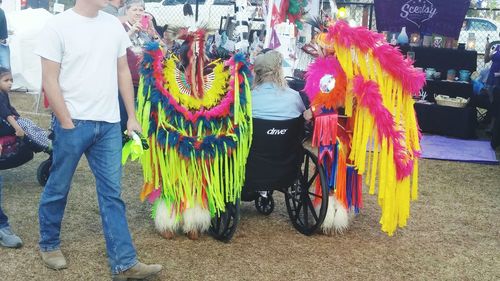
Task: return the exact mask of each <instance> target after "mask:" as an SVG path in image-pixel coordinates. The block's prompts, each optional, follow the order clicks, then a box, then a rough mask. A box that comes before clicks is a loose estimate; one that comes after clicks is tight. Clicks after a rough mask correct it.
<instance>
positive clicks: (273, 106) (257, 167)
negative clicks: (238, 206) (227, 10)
mask: <svg viewBox="0 0 500 281" xmlns="http://www.w3.org/2000/svg"><path fill="white" fill-rule="evenodd" d="M282 63H283V56H282V55H281V53H279V52H277V51H274V50H271V51H268V52H265V53H262V54H260V55H258V56H257V57H256V58H255V63H254V73H255V77H254V85H253V89H252V118H253V120H254V121H253V122H254V138H253V142H254V143H253V145H252V149H251V150H250V155H249V158H248V161H247V177H246V179H247V180H246V184H245V186H246V187H250V186H251V188H245V190H244V191H243V194H242V199H243V200H244V201H248V200H255V199H257V196H258V195H260V197H263V198H268V196H269V191H268V190H272V189H273V188H276V187H275V186H258V187H257V186H255V185H263V184H266V185H279V182H280V180H279V179H283V178H290V177H294V175H290V171H293V169H289V168H290V166H292V167H293V166H297V165H298V163H294V162H297V161H299V159H298V157H296V156H295V155H286V154H288V153H289V151H292V150H299V149H300V147H295V146H301V141H300V140H301V139H302V135H303V131H304V128H303V124H304V119H306V120H310V119H311V118H312V112H311V111H310V110H309V109H307V110H306V107H305V105H304V102H303V100H302V98H301V96H300V94H299V92H297V91H295V90H293V89H291V88H289V87H288V84H287V81H286V79H285V76H284V74H283V69H282ZM262 126H264V127H265V128H264V131H262V130H261V129H260V128H262ZM268 127H269V128H268ZM268 129H269V130H268ZM259 131H262V132H263V133H264V134H266V135H267V136H266V135H262V132H259ZM269 136H273V137H272V138H269ZM262 142H266V143H265V144H262ZM259 147H262V148H264V150H266V151H265V152H262V153H261V151H260V148H259ZM264 158H267V159H264ZM256 163H259V164H256ZM296 164H297V165H296ZM271 171H272V172H271ZM256 177H258V178H259V179H256ZM259 189H262V190H260V191H259V192H258V193H255V192H253V190H259Z"/></svg>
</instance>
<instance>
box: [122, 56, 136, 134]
mask: <svg viewBox="0 0 500 281" xmlns="http://www.w3.org/2000/svg"><path fill="white" fill-rule="evenodd" d="M117 67H118V87H119V89H120V95H121V96H122V100H123V104H124V105H125V108H126V110H127V115H128V121H127V131H128V132H129V134H131V133H132V132H133V131H136V132H139V133H140V132H141V131H142V129H141V127H140V125H139V123H138V122H137V119H136V118H135V106H134V103H135V101H134V87H133V85H132V75H131V74H130V69H129V68H128V62H127V56H126V55H124V56H122V57H120V58H118V66H117Z"/></svg>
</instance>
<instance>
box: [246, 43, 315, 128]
mask: <svg viewBox="0 0 500 281" xmlns="http://www.w3.org/2000/svg"><path fill="white" fill-rule="evenodd" d="M282 63H283V56H282V55H281V53H279V52H278V51H274V50H271V51H268V52H265V53H262V54H260V55H258V56H257V57H256V58H255V63H254V72H255V78H254V85H253V89H252V117H253V118H258V119H265V120H289V119H293V118H297V117H299V116H301V115H302V114H304V118H305V119H306V120H310V119H311V118H312V112H311V111H310V110H306V107H305V105H304V102H303V100H302V98H301V96H300V94H299V92H297V91H295V90H293V89H291V88H289V87H288V83H287V81H286V79H285V76H284V74H283V68H282Z"/></svg>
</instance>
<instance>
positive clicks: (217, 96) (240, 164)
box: [137, 43, 253, 231]
mask: <svg viewBox="0 0 500 281" xmlns="http://www.w3.org/2000/svg"><path fill="white" fill-rule="evenodd" d="M175 63H176V58H170V59H168V60H166V61H163V56H162V53H161V50H160V49H159V47H158V46H157V44H155V43H153V44H150V45H148V46H147V47H146V52H145V54H144V59H143V63H142V65H141V74H142V76H141V84H140V87H139V91H138V98H137V119H138V120H139V122H140V123H141V126H142V129H143V132H145V133H147V141H148V145H149V147H150V149H149V150H148V151H146V152H145V153H144V155H143V156H142V157H141V163H142V166H143V177H144V186H143V189H142V191H141V195H140V197H141V200H145V199H148V200H149V201H151V202H155V203H154V205H153V212H152V215H153V218H154V219H155V221H156V220H157V217H158V216H159V214H160V213H159V210H161V212H164V211H165V208H163V205H165V204H164V203H162V202H169V204H171V206H172V209H173V210H171V214H176V215H175V220H176V221H177V222H179V221H180V220H181V219H182V218H181V216H184V217H185V219H184V222H183V223H184V224H185V225H184V228H185V231H186V229H191V228H192V227H195V225H196V224H198V223H197V222H199V221H200V220H199V219H198V218H204V219H202V221H204V222H206V221H207V220H206V216H205V215H203V214H204V212H201V211H199V210H207V213H206V214H209V216H208V218H210V216H214V215H216V214H218V213H220V212H223V211H224V210H225V206H226V204H227V203H235V202H236V201H237V200H238V199H239V197H240V194H241V188H242V186H243V183H244V178H245V165H246V159H247V156H248V152H249V150H250V145H251V141H252V140H251V136H252V130H253V128H252V122H251V120H252V119H251V118H252V116H251V93H250V86H249V85H250V82H249V80H250V69H249V68H248V65H247V64H246V61H245V58H244V56H243V55H240V54H237V55H235V56H234V57H233V58H232V59H231V60H230V61H228V62H226V64H225V65H224V64H223V63H222V62H214V63H213V64H214V65H215V66H214V70H213V72H212V73H211V74H209V75H211V76H210V77H208V78H206V79H211V80H212V81H211V83H210V85H207V83H208V82H207V80H203V81H204V83H205V85H203V86H205V87H204V88H203V95H200V96H199V97H198V96H196V95H195V96H193V95H189V93H188V94H187V95H186V94H185V93H184V92H183V91H184V90H183V88H182V86H183V85H179V83H177V82H178V81H177V80H176V76H175V75H176V74H175V71H174V68H175ZM163 67H164V68H163ZM199 67H200V65H196V68H197V70H196V71H195V75H198V74H199V73H200V72H199V71H198V70H199ZM186 81H187V80H186ZM186 85H188V86H189V85H191V84H190V83H187V84H186ZM184 86H185V85H184ZM199 86H200V85H191V86H190V87H195V89H194V90H196V91H201V90H202V88H200V87H199ZM191 90H193V89H192V88H191ZM159 206H162V207H159ZM169 211H170V210H169ZM169 214H170V213H169ZM181 214H182V215H181ZM200 214H201V215H200ZM169 218H171V216H168V215H165V214H162V215H161V220H168V219H169ZM192 218H196V219H195V220H194V221H191V222H187V220H189V219H192ZM186 223H187V225H186ZM157 225H160V226H161V227H162V228H167V227H169V226H170V225H171V223H167V226H165V225H162V224H161V223H157ZM198 225H201V226H202V230H203V229H205V228H206V226H207V223H199V224H198ZM208 225H210V220H209V219H208Z"/></svg>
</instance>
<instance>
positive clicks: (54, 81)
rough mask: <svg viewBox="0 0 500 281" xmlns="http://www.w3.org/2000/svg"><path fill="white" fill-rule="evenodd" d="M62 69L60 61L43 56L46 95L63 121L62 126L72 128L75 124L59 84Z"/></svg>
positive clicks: (55, 112) (59, 118) (43, 81)
mask: <svg viewBox="0 0 500 281" xmlns="http://www.w3.org/2000/svg"><path fill="white" fill-rule="evenodd" d="M60 71H61V64H60V63H57V62H54V61H51V60H48V59H45V58H42V85H43V89H44V90H45V95H46V97H47V99H48V100H49V104H50V108H51V109H52V111H54V114H55V115H56V117H57V120H59V123H61V127H63V128H65V129H72V128H74V127H75V126H74V124H73V121H72V120H71V115H70V114H69V111H68V107H66V104H65V103H64V98H63V96H62V93H61V87H60V85H59V73H60Z"/></svg>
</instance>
